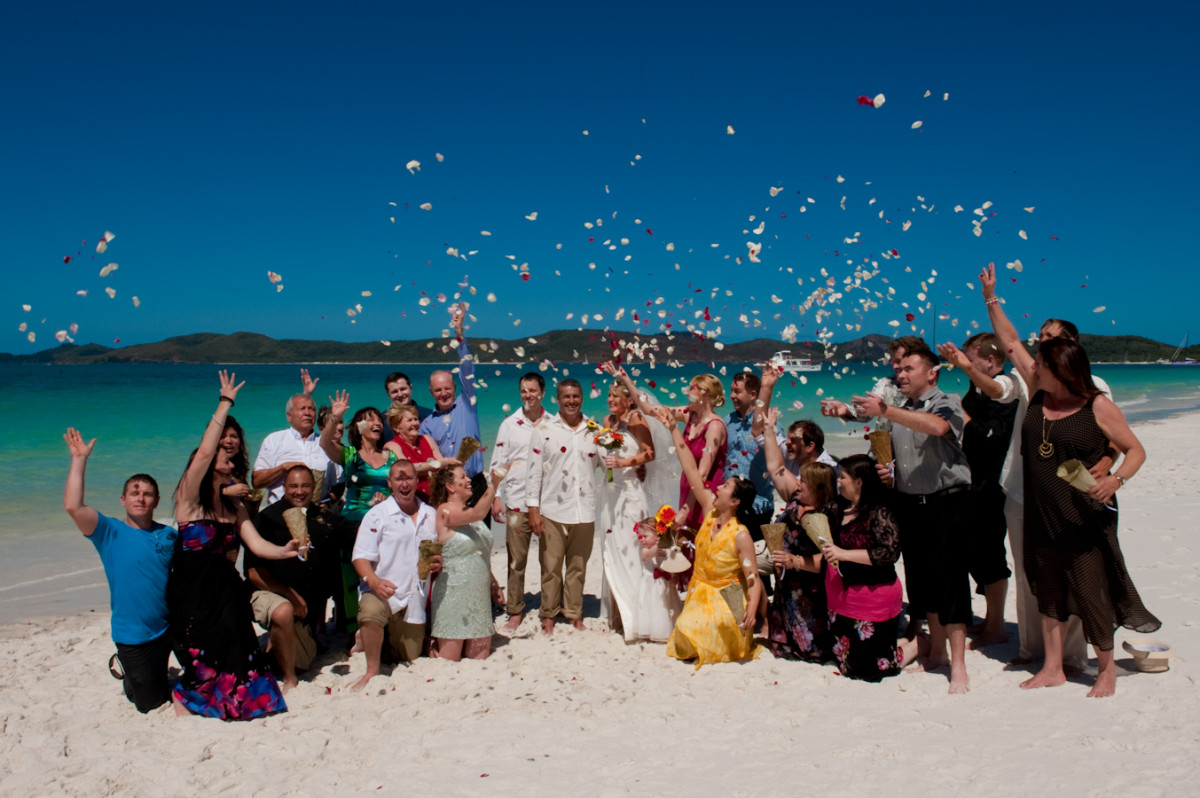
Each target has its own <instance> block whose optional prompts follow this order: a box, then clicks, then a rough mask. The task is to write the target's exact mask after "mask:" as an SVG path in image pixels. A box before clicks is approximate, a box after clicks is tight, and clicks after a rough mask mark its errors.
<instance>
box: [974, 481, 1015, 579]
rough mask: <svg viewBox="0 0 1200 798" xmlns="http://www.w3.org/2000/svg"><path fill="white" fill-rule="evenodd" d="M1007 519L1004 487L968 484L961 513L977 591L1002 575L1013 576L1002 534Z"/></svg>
mask: <svg viewBox="0 0 1200 798" xmlns="http://www.w3.org/2000/svg"><path fill="white" fill-rule="evenodd" d="M1007 532H1008V522H1007V521H1006V520H1005V518H1004V491H1003V489H1001V487H1000V484H999V483H998V482H988V483H986V484H984V485H980V486H978V487H973V488H971V492H970V493H969V494H968V498H967V505H966V512H965V514H964V516H963V535H964V536H965V537H966V544H967V569H968V570H969V571H970V573H971V578H972V579H974V580H975V584H976V586H977V589H976V591H975V592H976V593H983V588H984V586H986V585H990V584H992V583H994V582H999V581H1000V580H1001V579H1007V578H1008V577H1010V576H1012V571H1010V570H1009V569H1008V551H1007V550H1006V549H1005V548H1004V536H1005V534H1007Z"/></svg>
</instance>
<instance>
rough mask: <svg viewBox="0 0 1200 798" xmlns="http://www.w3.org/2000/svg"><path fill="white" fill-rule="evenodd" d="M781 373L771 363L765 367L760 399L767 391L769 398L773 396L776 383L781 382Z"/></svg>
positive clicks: (759, 390)
mask: <svg viewBox="0 0 1200 798" xmlns="http://www.w3.org/2000/svg"><path fill="white" fill-rule="evenodd" d="M780 373H781V372H780V370H779V368H778V367H776V366H772V365H771V364H770V363H768V364H766V365H765V366H763V369H762V378H761V382H762V385H761V386H760V387H759V389H758V392H759V396H760V397H761V396H762V392H763V391H766V392H767V395H768V396H770V395H771V392H772V391H773V390H775V383H777V382H779V375H780Z"/></svg>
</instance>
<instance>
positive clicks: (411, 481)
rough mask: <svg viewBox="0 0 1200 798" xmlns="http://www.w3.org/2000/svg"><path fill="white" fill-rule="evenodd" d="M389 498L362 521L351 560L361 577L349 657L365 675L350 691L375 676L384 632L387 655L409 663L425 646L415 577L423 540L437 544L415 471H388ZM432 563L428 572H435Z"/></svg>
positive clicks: (402, 463)
mask: <svg viewBox="0 0 1200 798" xmlns="http://www.w3.org/2000/svg"><path fill="white" fill-rule="evenodd" d="M388 488H389V489H390V490H391V492H392V495H391V496H390V497H388V498H387V499H386V500H384V501H382V502H380V503H379V504H377V505H375V506H374V507H372V508H371V509H370V510H368V511H367V514H366V515H365V516H363V520H362V523H361V524H359V527H358V537H357V538H355V541H354V553H353V554H352V555H351V561H352V562H353V564H354V570H355V571H357V572H358V575H359V576H360V577H362V583H361V584H360V585H359V598H358V625H359V634H358V640H357V642H356V644H355V647H354V649H353V650H352V651H351V652H350V653H352V654H353V653H356V652H357V651H362V652H363V653H364V654H366V657H367V672H366V674H364V675H363V677H362V678H361V679H359V680H358V682H357V683H355V685H354V686H353V687H352V688H351V689H352V690H361V689H362V688H364V687H366V686H367V682H369V681H371V679H372V678H373V677H375V676H377V675H378V674H379V663H380V657H381V655H382V651H383V633H384V630H385V629H386V630H387V632H388V640H389V642H390V644H391V649H392V653H393V655H394V656H395V657H396V658H397V659H399V660H401V661H403V662H412V661H413V660H415V659H416V658H417V657H419V656H421V649H422V648H423V646H424V642H425V620H426V617H425V597H426V596H427V595H428V594H429V586H428V579H426V580H421V579H420V578H418V576H417V561H418V559H419V557H420V545H421V541H423V540H429V541H433V540H437V523H436V520H435V516H434V510H433V508H432V507H430V506H429V505H428V504H426V503H425V502H423V501H421V500H420V499H419V498H417V471H416V469H415V468H413V464H412V463H410V462H409V461H408V460H397V461H396V462H394V463H392V467H391V469H390V470H389V471H388ZM441 566H442V560H441V557H440V556H436V557H434V558H433V560H432V564H431V566H430V573H437V572H438V571H439V570H441Z"/></svg>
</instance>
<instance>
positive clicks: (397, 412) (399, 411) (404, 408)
mask: <svg viewBox="0 0 1200 798" xmlns="http://www.w3.org/2000/svg"><path fill="white" fill-rule="evenodd" d="M409 414H412V415H414V416H420V413H418V412H417V408H415V407H413V406H412V405H400V406H399V407H396V406H394V405H393V406H392V407H390V408H388V411H387V423H388V426H389V427H391V428H392V429H396V427H397V426H399V424H400V420H401V419H403V418H404V417H405V416H407V415H409Z"/></svg>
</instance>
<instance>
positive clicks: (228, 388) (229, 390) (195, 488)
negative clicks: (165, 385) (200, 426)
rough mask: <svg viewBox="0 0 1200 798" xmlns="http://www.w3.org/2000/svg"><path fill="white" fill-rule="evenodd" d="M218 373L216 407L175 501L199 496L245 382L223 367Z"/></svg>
mask: <svg viewBox="0 0 1200 798" xmlns="http://www.w3.org/2000/svg"><path fill="white" fill-rule="evenodd" d="M219 375H220V378H221V398H220V399H219V400H217V409H216V410H215V411H213V414H212V418H210V419H209V420H208V426H207V427H205V428H204V435H203V437H201V438H200V447H199V449H197V451H196V456H195V457H193V458H192V464H191V465H190V466H188V470H187V471H186V472H184V475H183V479H181V480H180V481H179V492H178V494H177V501H181V502H185V501H186V502H195V501H196V499H197V498H198V497H199V494H200V480H202V479H203V478H204V473H205V472H206V471H208V464H209V463H210V462H212V459H213V457H214V456H215V455H216V453H217V444H218V443H219V442H220V440H221V433H223V432H224V431H225V419H226V418H227V417H228V416H229V409H230V408H232V407H233V403H234V400H235V399H237V395H238V391H240V390H241V389H242V386H243V385H245V384H246V381H245V380H242V381H241V382H237V375H236V374H231V373H229V372H226V371H225V370H224V369H222V370H221V371H220V372H219Z"/></svg>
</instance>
